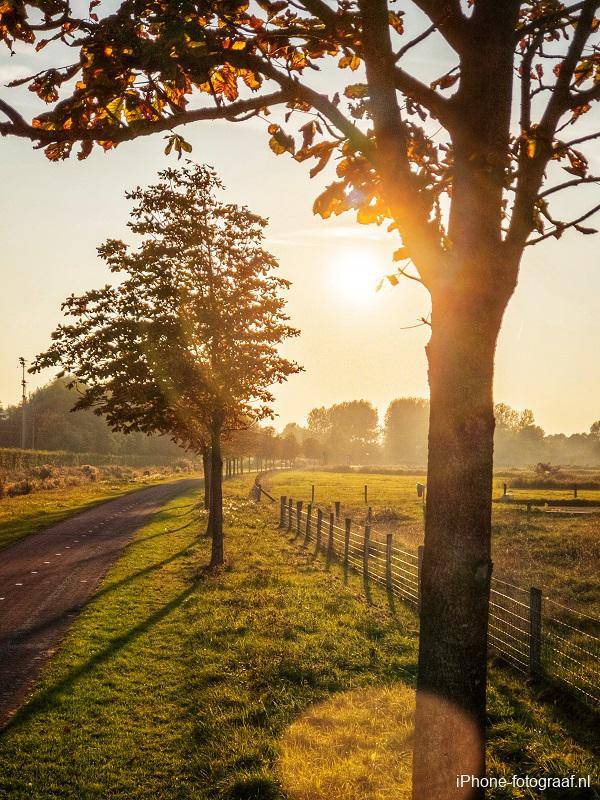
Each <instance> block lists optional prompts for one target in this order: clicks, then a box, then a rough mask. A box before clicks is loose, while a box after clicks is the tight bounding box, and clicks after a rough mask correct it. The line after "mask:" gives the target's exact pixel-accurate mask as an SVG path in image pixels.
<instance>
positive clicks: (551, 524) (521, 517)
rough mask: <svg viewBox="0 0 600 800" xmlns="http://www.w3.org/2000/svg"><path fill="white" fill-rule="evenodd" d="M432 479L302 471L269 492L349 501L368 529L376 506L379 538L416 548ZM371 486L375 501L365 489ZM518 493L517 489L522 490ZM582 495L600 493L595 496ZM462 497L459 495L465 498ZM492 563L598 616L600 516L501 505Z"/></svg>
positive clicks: (277, 480) (540, 493) (549, 493)
mask: <svg viewBox="0 0 600 800" xmlns="http://www.w3.org/2000/svg"><path fill="white" fill-rule="evenodd" d="M504 480H506V478H502V477H496V478H495V479H494V497H496V498H500V497H501V496H502V491H503V490H502V483H503V482H504ZM417 482H421V483H424V482H425V476H424V475H418V474H415V475H412V474H411V475H402V474H376V473H372V472H363V473H359V472H346V471H343V472H333V471H331V472H330V471H324V470H323V471H321V470H314V471H308V470H295V471H291V472H281V473H273V474H270V475H269V476H268V478H267V479H266V481H265V484H264V485H265V488H268V491H269V492H270V493H271V494H272V495H273V496H274V497H276V498H279V496H280V495H286V496H288V497H293V498H294V500H303V501H304V503H305V504H306V503H308V502H310V501H311V496H312V486H313V485H314V487H315V499H314V503H315V505H316V506H320V507H322V508H323V509H325V510H327V511H328V510H329V509H330V508H331V510H333V504H334V503H335V501H336V500H339V501H340V502H341V516H342V517H346V516H347V517H350V518H351V519H352V520H353V524H356V525H357V526H363V525H364V523H365V519H366V515H367V511H368V508H369V507H370V508H371V509H372V526H373V533H374V534H376V533H377V532H380V533H381V534H385V533H390V532H391V533H393V535H394V542H395V543H397V544H398V545H400V546H403V547H406V548H410V549H411V550H412V549H416V548H417V547H418V546H419V545H420V544H422V543H423V502H422V500H420V499H419V498H418V497H417V493H416V489H415V486H416V484H417ZM365 485H366V486H367V487H368V488H367V502H366V503H365V499H364V487H365ZM518 491H519V492H523V496H524V497H525V496H526V495H527V496H528V497H531V496H532V495H535V496H536V497H541V498H545V497H548V499H550V498H552V497H553V496H555V495H561V496H562V495H568V492H566V491H565V492H560V491H557V490H554V489H553V490H543V489H531V490H518ZM515 493H516V492H515ZM580 495H581V496H583V497H587V496H588V495H589V496H590V499H592V498H593V497H594V496H596V495H598V496H599V502H600V492H598V491H596V492H593V491H588V492H582V493H580ZM458 500H459V498H457V501H458ZM492 524H493V542H492V548H493V549H492V558H493V562H494V575H495V576H496V577H498V578H503V579H504V580H508V581H510V582H512V583H516V584H517V585H519V586H522V587H524V588H529V587H530V586H539V587H541V588H543V590H544V593H545V594H546V595H548V596H551V597H552V599H553V600H556V601H557V602H560V603H562V604H564V605H566V606H569V607H570V608H574V609H575V610H578V611H581V612H584V613H587V614H592V615H595V616H598V614H599V612H600V592H599V588H598V581H597V571H598V563H600V540H599V539H598V525H599V524H600V515H596V514H589V515H587V514H586V515H573V516H571V515H568V514H554V513H547V512H545V511H544V510H542V509H539V508H537V509H536V508H534V509H533V510H532V511H531V513H530V514H527V512H526V510H525V506H519V505H509V504H504V503H494V505H493V519H492Z"/></svg>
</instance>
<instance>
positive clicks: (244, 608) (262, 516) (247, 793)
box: [0, 476, 594, 800]
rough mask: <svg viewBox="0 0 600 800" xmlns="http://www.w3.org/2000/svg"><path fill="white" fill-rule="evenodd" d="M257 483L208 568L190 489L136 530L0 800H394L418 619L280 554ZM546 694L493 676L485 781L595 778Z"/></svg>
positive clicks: (585, 752) (572, 709)
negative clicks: (216, 564) (496, 775)
mask: <svg viewBox="0 0 600 800" xmlns="http://www.w3.org/2000/svg"><path fill="white" fill-rule="evenodd" d="M252 480H253V476H252V477H250V476H244V477H243V478H238V479H235V480H233V481H231V482H228V483H227V484H226V485H225V492H226V501H225V517H226V553H227V554H228V559H229V563H228V565H227V567H226V568H225V569H223V570H222V571H220V572H218V573H213V574H209V573H206V572H205V570H204V569H203V567H204V565H205V564H206V563H207V561H208V558H209V550H210V547H209V542H208V540H207V539H206V538H205V537H204V536H202V535H201V532H202V530H203V528H204V523H205V518H204V513H203V512H199V511H198V510H197V508H195V506H196V500H197V491H196V490H192V491H190V492H189V493H188V494H187V495H184V496H181V497H179V498H177V499H175V500H173V501H172V502H170V503H169V504H168V505H167V506H165V508H164V509H163V510H162V511H161V512H160V513H159V514H158V515H157V516H156V517H155V518H154V520H153V521H152V523H151V524H149V525H147V526H146V527H145V528H143V529H142V530H140V531H139V532H138V534H137V535H136V537H135V539H134V541H133V542H132V544H131V545H130V546H128V547H127V548H126V550H125V552H124V555H123V557H122V558H121V559H120V560H119V561H118V562H117V564H115V566H114V567H113V569H112V570H111V571H110V572H109V574H108V576H107V578H106V580H105V581H104V583H103V585H102V587H101V588H100V590H99V592H98V593H97V594H96V596H95V597H94V598H93V599H92V601H91V602H90V603H89V604H88V605H87V607H86V608H85V610H84V611H83V612H82V614H81V615H80V617H79V618H78V619H77V620H76V622H75V623H74V625H73V627H72V628H71V630H70V632H69V634H68V636H67V638H66V640H65V642H64V643H63V645H62V646H61V647H60V648H59V650H58V652H57V653H56V654H55V656H54V658H53V659H52V661H51V662H49V664H48V666H47V668H46V670H45V671H44V674H43V677H42V680H41V682H40V685H39V687H38V689H37V690H36V692H35V693H34V695H33V698H32V700H31V702H30V703H29V704H28V705H26V706H25V707H24V709H23V710H22V712H21V713H20V714H19V715H18V716H17V718H16V719H15V720H14V722H13V724H12V726H11V727H10V728H9V729H8V730H7V731H6V732H5V733H4V734H2V736H0V797H2V798H4V797H6V798H7V799H8V800H58V799H60V800H192V799H193V800H284V799H285V800H300V798H306V800H338V799H339V800H345V798H346V796H347V797H348V798H350V797H352V798H353V800H354V798H357V800H362V798H365V799H366V800H369V798H374V799H375V798H376V800H402V799H403V794H402V792H405V791H406V790H407V788H408V785H407V783H406V781H407V776H408V772H409V764H410V738H409V737H410V721H409V720H410V707H411V703H412V687H413V686H414V681H415V675H416V663H417V629H418V625H417V620H416V616H415V614H414V613H413V612H412V611H411V610H410V609H408V608H405V607H403V606H402V605H400V604H397V608H396V613H395V614H392V613H391V612H390V611H389V610H388V608H387V605H386V598H385V595H384V594H383V593H380V592H379V591H378V590H377V588H376V587H373V590H372V594H371V604H368V603H367V602H366V600H365V596H364V591H363V586H362V583H361V581H360V580H359V578H358V577H356V576H350V580H349V583H348V585H347V586H345V585H344V582H343V576H342V573H341V571H340V569H339V568H338V567H337V566H335V565H334V566H333V567H332V569H331V570H330V571H326V569H325V565H324V562H323V560H322V559H314V558H313V557H312V556H311V554H310V553H309V552H307V551H306V550H304V549H302V548H301V547H299V546H298V543H297V542H295V543H294V542H291V541H289V540H288V537H287V536H286V535H285V534H283V533H281V532H280V531H278V530H277V528H276V520H275V515H276V509H275V508H274V506H273V505H271V504H268V505H267V504H263V505H261V506H260V507H258V508H256V507H254V506H252V505H250V504H248V502H247V499H246V497H247V494H248V489H249V486H250V483H251V481H252ZM542 691H546V690H542ZM545 699H546V701H547V702H543V698H542V699H538V698H537V697H536V693H535V692H533V691H531V690H530V689H529V688H527V687H526V686H524V685H523V682H522V679H521V677H520V676H516V675H514V674H513V673H511V672H509V671H507V670H505V669H502V670H500V669H495V668H494V669H493V670H492V687H491V690H490V703H489V715H490V720H491V728H490V748H489V751H490V763H491V765H492V768H493V770H494V771H496V770H498V771H504V772H508V773H512V772H514V771H516V772H519V773H523V772H525V771H529V772H532V773H533V772H536V773H540V772H541V771H543V770H544V769H545V768H546V767H548V768H551V769H552V770H553V771H554V772H556V774H563V772H564V773H565V774H568V773H569V772H576V773H578V774H587V773H588V772H591V771H593V769H594V755H593V748H594V725H593V719H592V717H591V716H590V715H589V714H587V715H586V712H585V711H583V710H582V709H581V708H580V707H578V706H577V705H576V704H574V703H567V702H560V701H558V700H557V698H556V697H555V696H548V697H546V698H545ZM513 733H514V737H513ZM511 737H512V738H511ZM511 741H514V746H512V747H511ZM328 748H329V749H328ZM385 764H387V770H386V769H385ZM350 790H351V791H352V792H353V794H347V795H344V794H343V792H344V791H346V792H349V791H350ZM298 792H305V794H304V795H302V794H300V795H298ZM369 793H371V794H369ZM386 793H387V794H386ZM510 796H511V795H508V794H505V795H498V796H497V797H494V798H493V800H504V798H508V797H510ZM517 796H518V795H513V797H517ZM522 796H523V797H526V798H528V800H532V798H533V797H534V795H533V794H530V795H527V794H524V795H522ZM545 797H546V800H555V797H556V800H558V797H557V796H554V797H553V796H552V794H551V793H547V794H546V795H545ZM583 798H584V796H583V795H582V796H581V800H583ZM449 800H451V798H449ZM561 800H562V798H561ZM569 800H572V798H571V797H569ZM573 800H579V798H575V797H574V798H573ZM586 800H588V798H586Z"/></svg>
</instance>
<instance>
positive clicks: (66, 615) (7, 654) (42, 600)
mask: <svg viewBox="0 0 600 800" xmlns="http://www.w3.org/2000/svg"><path fill="white" fill-rule="evenodd" d="M200 485H201V482H200V481H199V480H197V479H187V480H178V481H174V482H172V483H166V484H160V485H158V486H149V487H146V488H144V489H140V490H139V491H136V492H133V493H130V494H127V495H125V496H123V497H119V498H117V499H115V500H110V501H108V502H105V503H102V504H100V505H98V506H95V507H94V508H91V509H89V510H88V511H83V512H81V513H80V514H77V515H76V516H73V517H69V518H68V519H65V520H63V521H62V522H59V523H58V524H56V525H52V526H51V527H50V528H46V530H43V531H40V532H38V533H34V534H31V535H30V536H25V537H24V538H23V539H20V540H19V541H18V542H15V543H14V544H12V545H10V546H9V547H6V548H4V549H3V550H0V730H1V729H2V728H3V727H5V726H6V724H7V723H8V721H9V720H10V718H11V716H12V715H13V714H14V712H15V711H16V710H17V709H18V708H19V706H20V705H21V704H22V703H23V701H24V700H25V698H26V697H27V695H28V693H29V692H30V691H31V689H32V688H33V685H34V684H35V681H36V679H37V677H38V675H39V673H40V670H41V668H42V666H43V664H44V662H45V661H46V660H47V659H48V658H49V657H50V656H51V655H52V653H53V652H54V650H56V647H57V646H58V644H59V643H60V641H61V639H62V637H63V635H64V634H65V631H66V630H67V628H68V626H69V624H70V623H71V622H72V620H73V618H74V617H75V616H76V615H77V613H78V612H79V611H80V610H81V608H82V607H83V606H84V605H85V602H86V601H87V600H88V598H89V597H90V596H91V595H93V593H94V591H95V590H96V588H97V586H98V584H99V583H100V581H101V580H102V578H103V577H104V575H105V574H106V572H107V570H108V568H109V567H110V566H111V564H113V563H114V561H115V560H116V559H117V558H118V556H119V555H120V553H121V552H122V550H123V548H124V546H125V545H126V544H127V543H128V542H129V541H130V540H131V538H132V536H133V534H134V532H135V531H136V530H137V529H138V528H140V527H142V526H143V525H145V524H146V523H147V522H148V521H149V520H150V519H151V517H152V516H153V515H154V514H155V513H156V511H157V510H158V509H159V508H160V507H161V506H162V505H164V504H165V503H166V502H168V501H169V500H171V499H172V498H174V497H176V496H177V495H178V494H181V493H182V492H184V491H185V490H187V489H189V488H190V487H192V486H198V487H200Z"/></svg>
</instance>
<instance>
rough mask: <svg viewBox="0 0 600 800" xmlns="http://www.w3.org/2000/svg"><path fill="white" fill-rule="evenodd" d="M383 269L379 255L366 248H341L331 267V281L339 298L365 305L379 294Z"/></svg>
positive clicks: (350, 302) (353, 303) (349, 302)
mask: <svg viewBox="0 0 600 800" xmlns="http://www.w3.org/2000/svg"><path fill="white" fill-rule="evenodd" d="M382 274H383V269H382V266H381V265H380V264H378V262H377V257H376V256H375V255H374V254H373V253H372V252H370V251H369V250H367V249H366V248H359V249H355V250H351V249H349V248H347V249H344V250H341V251H340V252H339V253H338V254H337V255H336V257H335V260H334V261H333V263H332V265H331V269H330V281H331V284H332V287H333V290H334V292H335V296H336V298H337V299H338V300H340V301H342V302H344V303H346V304H352V305H365V304H367V303H370V302H372V301H373V300H374V299H375V297H376V296H377V284H378V282H379V280H380V279H381V276H382Z"/></svg>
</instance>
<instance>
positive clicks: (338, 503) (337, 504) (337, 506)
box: [335, 500, 340, 519]
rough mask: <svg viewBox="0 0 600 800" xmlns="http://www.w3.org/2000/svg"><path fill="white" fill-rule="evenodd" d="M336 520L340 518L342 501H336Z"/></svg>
mask: <svg viewBox="0 0 600 800" xmlns="http://www.w3.org/2000/svg"><path fill="white" fill-rule="evenodd" d="M335 518H336V519H339V518H340V501H339V500H336V501H335Z"/></svg>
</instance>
